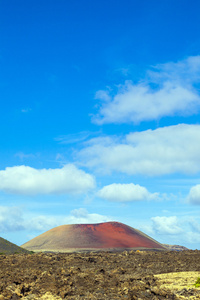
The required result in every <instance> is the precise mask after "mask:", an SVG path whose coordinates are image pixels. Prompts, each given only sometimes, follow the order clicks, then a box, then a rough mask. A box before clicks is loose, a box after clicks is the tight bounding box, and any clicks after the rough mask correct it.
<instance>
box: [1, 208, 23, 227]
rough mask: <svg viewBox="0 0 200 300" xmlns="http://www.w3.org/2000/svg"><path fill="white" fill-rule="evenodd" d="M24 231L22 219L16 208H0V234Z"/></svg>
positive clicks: (19, 211)
mask: <svg viewBox="0 0 200 300" xmlns="http://www.w3.org/2000/svg"><path fill="white" fill-rule="evenodd" d="M23 229H24V224H23V217H22V214H21V210H20V208H18V207H8V206H0V232H9V231H19V230H23Z"/></svg>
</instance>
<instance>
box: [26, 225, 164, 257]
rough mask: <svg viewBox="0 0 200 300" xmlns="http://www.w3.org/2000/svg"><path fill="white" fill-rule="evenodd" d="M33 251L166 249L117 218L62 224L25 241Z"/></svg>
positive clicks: (27, 247)
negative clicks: (112, 220)
mask: <svg viewBox="0 0 200 300" xmlns="http://www.w3.org/2000/svg"><path fill="white" fill-rule="evenodd" d="M22 247H24V248H25V249H28V250H33V251H60V252H66V251H74V250H95V249H96V250H97V249H100V250H103V249H120V248H121V249H124V248H136V249H140V248H142V249H143V248H144V249H159V250H163V249H165V248H164V247H163V246H162V245H161V244H159V243H158V242H156V241H155V240H153V239H152V238H150V237H149V236H147V235H146V234H144V233H142V232H141V231H139V230H137V229H134V228H132V227H130V226H127V225H125V224H122V223H118V222H106V223H99V224H77V225H62V226H58V227H55V228H53V229H51V230H49V231H46V232H45V233H43V234H41V235H39V236H38V237H36V238H34V239H32V240H30V241H29V242H27V243H25V244H24V245H22Z"/></svg>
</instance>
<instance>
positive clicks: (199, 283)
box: [194, 277, 200, 288]
mask: <svg viewBox="0 0 200 300" xmlns="http://www.w3.org/2000/svg"><path fill="white" fill-rule="evenodd" d="M194 286H195V287H196V288H197V287H200V277H198V278H197V281H196V282H195V284H194Z"/></svg>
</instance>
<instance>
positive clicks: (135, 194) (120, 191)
mask: <svg viewBox="0 0 200 300" xmlns="http://www.w3.org/2000/svg"><path fill="white" fill-rule="evenodd" d="M97 195H98V196H99V197H100V198H103V199H106V200H108V201H114V202H130V201H142V200H153V199H158V197H159V195H158V193H150V192H149V191H148V190H147V189H146V188H145V187H143V186H140V185H139V184H133V183H129V184H119V183H118V184H117V183H113V184H110V185H107V186H104V187H103V188H102V189H101V190H99V191H98V193H97Z"/></svg>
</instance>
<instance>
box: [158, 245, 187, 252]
mask: <svg viewBox="0 0 200 300" xmlns="http://www.w3.org/2000/svg"><path fill="white" fill-rule="evenodd" d="M163 246H164V247H166V248H167V249H168V250H172V251H183V250H189V249H188V248H186V247H184V246H180V245H168V244H163Z"/></svg>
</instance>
